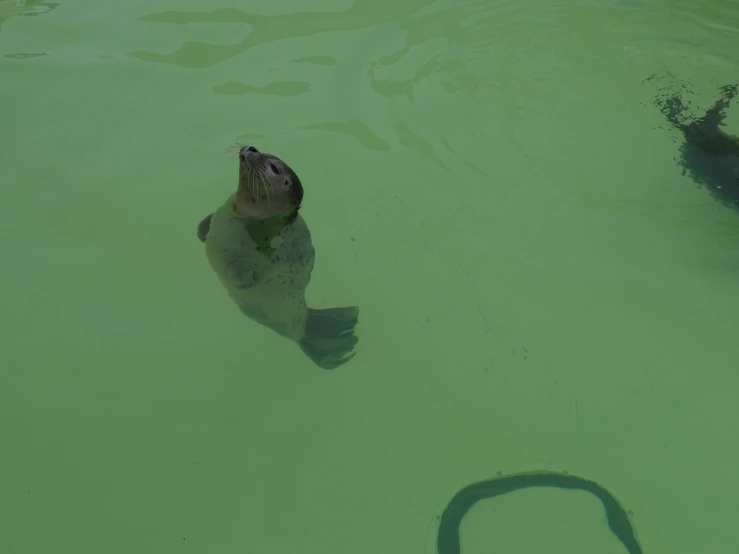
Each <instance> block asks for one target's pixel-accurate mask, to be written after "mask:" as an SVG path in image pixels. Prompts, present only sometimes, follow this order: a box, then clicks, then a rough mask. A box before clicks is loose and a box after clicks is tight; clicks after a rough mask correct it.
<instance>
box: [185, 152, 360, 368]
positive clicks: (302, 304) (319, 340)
mask: <svg viewBox="0 0 739 554" xmlns="http://www.w3.org/2000/svg"><path fill="white" fill-rule="evenodd" d="M302 201H303V185H302V183H301V181H300V178H299V177H298V176H297V174H296V173H295V172H294V171H293V170H292V169H291V168H290V166H288V165H287V164H286V163H285V162H284V161H282V160H281V159H280V158H278V157H277V156H275V155H272V154H267V153H263V152H260V151H259V150H257V149H256V148H255V147H254V146H243V147H241V149H240V150H239V180H238V187H237V190H236V192H235V193H233V194H232V195H231V196H229V197H228V198H227V199H226V201H225V203H224V204H223V205H221V207H220V208H218V209H217V210H216V211H215V212H213V213H211V214H209V215H208V216H206V217H205V218H204V219H203V220H202V221H201V222H200V224H199V225H198V230H197V235H198V238H199V239H200V241H201V242H203V243H204V244H205V253H206V257H207V259H208V262H209V264H210V266H211V268H212V269H213V271H214V272H215V274H216V276H217V277H218V279H219V280H220V281H221V283H222V284H223V286H224V287H225V288H226V291H227V292H228V294H229V296H230V297H231V299H232V300H233V301H234V303H235V304H236V306H238V308H239V309H240V310H241V312H242V313H243V314H244V315H246V316H247V317H249V318H250V319H252V320H253V321H256V322H258V323H260V324H262V325H264V326H266V327H268V328H270V329H272V330H273V331H275V332H277V333H278V334H280V335H281V336H283V337H285V338H287V339H290V340H292V341H294V342H296V343H297V344H298V345H299V346H300V348H301V349H302V350H303V352H304V353H305V354H306V355H307V356H308V357H309V358H310V359H311V360H312V361H313V362H314V363H315V364H316V365H318V366H319V367H321V368H323V369H334V368H337V367H339V366H340V365H342V364H344V363H346V362H347V361H349V360H350V359H351V358H353V357H354V355H355V352H354V346H355V345H356V344H357V341H358V339H357V336H356V335H355V333H354V331H355V327H356V325H357V323H358V318H359V308H358V307H357V306H352V307H342V308H328V309H312V308H309V307H308V306H307V303H306V300H305V291H306V288H307V287H308V283H310V279H311V272H312V271H313V264H314V261H315V249H314V248H313V243H312V240H311V234H310V231H309V230H308V226H307V224H306V223H305V220H304V219H303V218H302V216H301V215H300V214H299V213H298V211H299V210H300V207H301V204H302Z"/></svg>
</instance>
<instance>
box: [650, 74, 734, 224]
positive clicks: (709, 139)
mask: <svg viewBox="0 0 739 554" xmlns="http://www.w3.org/2000/svg"><path fill="white" fill-rule="evenodd" d="M653 78H654V76H652V77H649V78H648V79H646V80H647V81H648V80H651V79H653ZM738 90H739V89H738V87H737V85H726V86H724V87H722V88H721V89H720V91H721V94H720V96H719V98H718V100H716V102H715V103H714V104H713V106H711V107H710V108H709V109H708V110H707V111H706V112H705V113H704V114H703V115H702V116H701V117H698V118H695V117H690V116H689V115H687V112H688V106H686V104H685V103H683V100H682V98H681V95H680V94H679V93H678V92H671V93H669V92H668V93H667V94H666V95H665V96H661V97H658V98H657V99H656V100H655V101H654V104H655V105H656V106H657V107H658V108H659V109H660V111H661V112H662V113H663V114H664V116H665V117H666V118H667V121H668V122H669V123H670V124H671V125H672V126H673V127H674V128H675V129H677V130H678V131H680V132H681V133H682V135H683V139H684V140H683V142H682V143H681V145H680V151H679V158H678V159H677V161H678V163H679V164H680V165H681V166H682V168H683V175H690V177H691V178H692V179H693V180H694V181H695V182H696V183H697V184H698V185H699V186H702V187H705V188H707V189H708V191H709V193H710V194H711V195H712V196H713V197H714V198H715V199H716V200H718V201H719V202H721V203H722V204H724V205H725V206H728V207H731V208H734V209H736V210H739V137H737V136H734V135H730V134H729V133H726V132H724V131H723V130H722V129H721V127H723V126H724V125H725V123H724V120H725V119H726V110H727V108H728V107H729V104H730V103H731V100H732V99H733V98H734V97H735V96H736V95H737V92H738Z"/></svg>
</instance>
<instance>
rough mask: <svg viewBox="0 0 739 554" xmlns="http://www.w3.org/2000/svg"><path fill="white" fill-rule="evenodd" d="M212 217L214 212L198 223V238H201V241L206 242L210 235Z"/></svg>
mask: <svg viewBox="0 0 739 554" xmlns="http://www.w3.org/2000/svg"><path fill="white" fill-rule="evenodd" d="M212 218H213V214H210V215H207V216H205V218H204V219H203V221H201V222H200V224H199V225H198V238H199V239H200V242H205V239H206V237H207V236H208V231H210V220H211V219H212Z"/></svg>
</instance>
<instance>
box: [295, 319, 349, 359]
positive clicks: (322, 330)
mask: <svg viewBox="0 0 739 554" xmlns="http://www.w3.org/2000/svg"><path fill="white" fill-rule="evenodd" d="M358 319H359V308H358V307H357V306H352V307H351V308H328V309H326V310H313V309H311V308H308V318H307V320H306V323H305V335H304V336H303V338H302V339H301V340H300V342H299V344H300V348H301V349H302V350H303V352H304V353H305V354H306V355H307V356H308V357H309V358H310V359H311V360H313V362H314V363H315V364H316V365H317V366H319V367H321V368H323V369H335V368H337V367H339V366H340V365H342V364H345V363H346V362H348V361H349V360H351V359H352V358H353V357H354V355H355V353H354V352H352V350H353V349H354V346H355V345H356V344H357V341H358V340H359V339H358V338H357V336H356V335H355V334H354V328H355V327H356V326H357V322H358Z"/></svg>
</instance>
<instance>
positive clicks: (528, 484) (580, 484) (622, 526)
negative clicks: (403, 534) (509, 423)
mask: <svg viewBox="0 0 739 554" xmlns="http://www.w3.org/2000/svg"><path fill="white" fill-rule="evenodd" d="M532 487H555V488H558V489H568V490H581V491H585V492H589V493H590V494H592V495H593V496H595V497H596V498H597V499H598V500H600V501H601V503H602V504H603V508H604V509H605V512H606V520H607V522H608V528H609V529H610V530H611V532H612V533H613V534H614V535H615V536H616V538H617V539H618V540H619V541H621V544H623V545H624V547H625V548H626V552H628V554H643V550H642V548H641V545H640V544H639V541H638V539H637V537H636V531H635V530H634V526H633V525H632V523H631V519H630V518H629V512H627V511H626V510H624V508H623V507H622V506H621V504H619V502H618V500H616V498H615V497H614V496H613V495H612V494H611V493H610V492H608V491H607V490H606V489H605V488H603V487H602V486H600V485H599V484H598V483H596V482H594V481H590V480H588V479H584V478H582V477H577V476H575V475H569V474H568V473H558V472H550V471H537V472H532V473H518V474H514V475H505V476H500V477H497V478H494V479H489V480H486V481H480V482H478V483H473V484H472V485H468V486H467V487H465V488H463V489H462V490H461V491H459V492H458V493H457V494H456V495H454V497H453V498H452V499H451V501H450V502H449V504H448V505H447V507H446V508H445V509H444V512H443V513H442V514H441V518H440V519H439V531H438V536H437V541H436V549H437V552H438V554H460V548H461V547H460V540H459V527H460V525H461V523H462V518H464V516H465V514H466V513H467V512H468V511H469V510H470V508H472V506H474V505H475V504H476V503H477V502H478V501H480V500H485V499H488V498H495V497H496V496H500V495H503V494H506V493H509V492H514V491H517V490H521V489H527V488H532Z"/></svg>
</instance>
